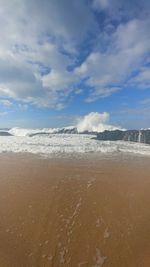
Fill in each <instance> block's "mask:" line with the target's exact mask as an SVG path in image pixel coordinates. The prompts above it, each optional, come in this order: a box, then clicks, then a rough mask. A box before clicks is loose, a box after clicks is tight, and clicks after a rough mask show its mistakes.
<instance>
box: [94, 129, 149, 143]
mask: <svg viewBox="0 0 150 267" xmlns="http://www.w3.org/2000/svg"><path fill="white" fill-rule="evenodd" d="M96 139H97V140H105V141H106V140H107V141H108V140H110V141H117V140H123V141H129V142H138V143H144V144H150V130H140V131H138V130H127V131H120V130H115V131H104V132H102V133H97V138H96Z"/></svg>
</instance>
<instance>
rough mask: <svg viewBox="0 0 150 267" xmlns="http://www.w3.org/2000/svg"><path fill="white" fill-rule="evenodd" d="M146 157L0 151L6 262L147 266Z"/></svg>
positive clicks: (0, 233)
mask: <svg viewBox="0 0 150 267" xmlns="http://www.w3.org/2000/svg"><path fill="white" fill-rule="evenodd" d="M149 203H150V164H149V158H146V157H145V158H144V157H143V158H142V157H134V156H133V157H131V156H126V157H125V156H124V157H122V158H119V156H118V158H117V157H116V158H114V159H111V157H110V158H107V159H102V158H97V157H95V158H94V156H91V157H89V158H88V157H87V158H85V159H84V158H83V159H82V158H79V159H77V158H76V159H69V158H68V159H61V158H60V159H44V158H40V157H38V156H32V155H28V154H26V155H23V154H13V153H12V154H1V155H0V266H1V267H101V266H104V267H149V266H150V208H149Z"/></svg>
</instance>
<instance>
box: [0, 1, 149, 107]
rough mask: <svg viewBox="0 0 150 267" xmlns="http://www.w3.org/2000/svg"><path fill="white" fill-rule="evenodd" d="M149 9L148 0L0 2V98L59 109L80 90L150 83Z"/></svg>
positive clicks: (106, 92)
mask: <svg viewBox="0 0 150 267" xmlns="http://www.w3.org/2000/svg"><path fill="white" fill-rule="evenodd" d="M149 13H150V4H149V1H148V0H144V1H142V0H133V1H129V0H127V1H123V0H121V1H119V0H111V1H110V0H93V1H91V2H90V1H89V2H88V1H86V0H82V1H81V0H72V1H70V0H61V1H59V0H55V1H54V0H43V1H39V0H30V1H29V0H22V1H18V0H12V1H9V0H5V1H4V0H0V25H1V40H2V41H1V43H0V98H1V99H2V100H4V99H6V98H7V99H8V101H12V100H15V101H19V102H23V103H25V104H32V105H35V106H38V107H50V108H55V109H62V108H64V106H65V105H66V104H67V103H69V102H70V99H73V96H74V95H77V94H76V92H77V90H78V92H83V95H84V92H85V91H86V94H85V95H86V96H85V97H84V100H86V101H87V102H92V101H95V100H97V99H98V98H104V97H109V96H110V95H112V94H113V93H117V92H119V91H120V90H122V89H124V88H126V86H134V87H135V86H136V87H137V88H138V89H139V88H141V89H146V88H149V86H150V80H149V71H150V68H149V61H148V54H149V50H150V31H149V28H150V16H149ZM81 84H82V86H81Z"/></svg>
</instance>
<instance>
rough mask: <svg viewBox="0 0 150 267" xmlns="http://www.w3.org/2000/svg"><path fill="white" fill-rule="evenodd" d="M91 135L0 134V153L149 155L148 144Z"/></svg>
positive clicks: (149, 148) (149, 147)
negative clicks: (103, 139)
mask: <svg viewBox="0 0 150 267" xmlns="http://www.w3.org/2000/svg"><path fill="white" fill-rule="evenodd" d="M25 130H26V129H25ZM22 132H23V131H22ZM25 132H26V134H25ZM28 133H29V132H28ZM30 133H31V131H30ZM93 137H95V136H94V135H82V134H49V135H35V136H33V137H30V136H28V134H27V131H24V134H22V136H21V134H20V136H0V153H2V152H29V153H34V154H45V155H52V154H55V155H61V154H62V153H90V152H92V153H93V152H98V153H124V152H125V153H136V154H137V153H138V154H142V155H149V156H150V146H149V145H145V144H140V143H130V142H126V141H99V140H95V139H93Z"/></svg>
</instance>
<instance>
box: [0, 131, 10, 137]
mask: <svg viewBox="0 0 150 267" xmlns="http://www.w3.org/2000/svg"><path fill="white" fill-rule="evenodd" d="M0 136H12V134H10V133H9V132H5V131H0Z"/></svg>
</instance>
